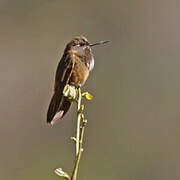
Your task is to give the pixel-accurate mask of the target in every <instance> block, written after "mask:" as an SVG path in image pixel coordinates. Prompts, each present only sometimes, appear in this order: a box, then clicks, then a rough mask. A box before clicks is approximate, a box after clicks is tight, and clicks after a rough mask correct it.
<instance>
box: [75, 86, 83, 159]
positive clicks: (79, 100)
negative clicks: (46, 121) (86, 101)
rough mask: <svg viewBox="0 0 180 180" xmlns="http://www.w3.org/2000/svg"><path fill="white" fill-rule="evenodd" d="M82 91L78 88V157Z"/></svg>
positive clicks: (77, 150) (77, 151)
mask: <svg viewBox="0 0 180 180" xmlns="http://www.w3.org/2000/svg"><path fill="white" fill-rule="evenodd" d="M81 99H82V95H81V89H80V88H78V107H77V114H78V119H77V130H76V156H77V155H78V153H79V139H80V124H81V112H79V110H80V108H81Z"/></svg>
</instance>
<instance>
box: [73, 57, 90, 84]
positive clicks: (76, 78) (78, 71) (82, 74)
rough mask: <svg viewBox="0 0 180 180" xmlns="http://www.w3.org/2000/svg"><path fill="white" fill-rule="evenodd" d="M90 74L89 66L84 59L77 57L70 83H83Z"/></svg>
mask: <svg viewBox="0 0 180 180" xmlns="http://www.w3.org/2000/svg"><path fill="white" fill-rule="evenodd" d="M88 76H89V69H88V67H87V66H86V64H85V63H84V62H83V61H81V60H80V58H76V61H75V64H74V67H73V70H72V74H71V78H70V83H75V84H78V85H83V84H84V83H85V82H86V80H87V78H88Z"/></svg>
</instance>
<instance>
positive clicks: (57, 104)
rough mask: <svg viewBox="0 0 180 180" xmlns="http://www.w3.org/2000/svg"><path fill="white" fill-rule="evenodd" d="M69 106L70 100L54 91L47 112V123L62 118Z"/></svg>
mask: <svg viewBox="0 0 180 180" xmlns="http://www.w3.org/2000/svg"><path fill="white" fill-rule="evenodd" d="M70 106H71V102H70V101H68V100H67V99H66V97H64V96H63V94H62V93H57V92H56V91H55V92H54V95H53V97H52V99H51V102H50V105H49V109H48V112H47V123H49V124H51V125H53V124H54V123H55V122H56V121H58V120H60V119H62V118H63V116H64V115H65V114H66V113H67V111H68V110H69V108H70Z"/></svg>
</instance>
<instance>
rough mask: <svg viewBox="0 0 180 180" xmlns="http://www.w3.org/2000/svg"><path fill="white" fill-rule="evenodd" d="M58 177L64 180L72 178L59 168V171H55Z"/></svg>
mask: <svg viewBox="0 0 180 180" xmlns="http://www.w3.org/2000/svg"><path fill="white" fill-rule="evenodd" d="M54 172H55V173H56V174H57V175H58V176H60V177H62V178H64V179H67V180H70V177H69V175H68V174H67V173H66V172H64V171H63V170H62V169H61V168H58V169H55V171H54Z"/></svg>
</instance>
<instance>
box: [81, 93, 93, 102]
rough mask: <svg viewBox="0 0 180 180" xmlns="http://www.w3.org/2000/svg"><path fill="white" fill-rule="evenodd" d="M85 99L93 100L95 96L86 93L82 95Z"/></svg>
mask: <svg viewBox="0 0 180 180" xmlns="http://www.w3.org/2000/svg"><path fill="white" fill-rule="evenodd" d="M82 96H83V97H85V98H86V99H87V100H89V101H90V100H92V98H93V96H92V95H91V94H89V93H88V92H85V93H83V94H82Z"/></svg>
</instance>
